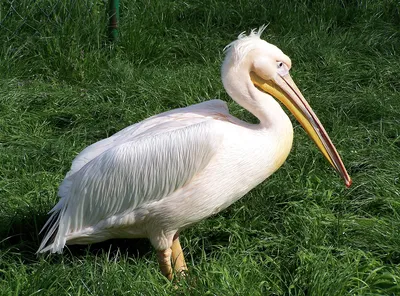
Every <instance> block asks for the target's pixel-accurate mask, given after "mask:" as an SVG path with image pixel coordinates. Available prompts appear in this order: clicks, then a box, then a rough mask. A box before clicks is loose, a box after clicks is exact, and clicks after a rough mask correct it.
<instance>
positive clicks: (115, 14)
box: [108, 0, 119, 42]
mask: <svg viewBox="0 0 400 296" xmlns="http://www.w3.org/2000/svg"><path fill="white" fill-rule="evenodd" d="M108 16H109V20H110V23H109V27H108V28H109V38H110V40H111V41H114V42H115V41H117V40H118V22H119V0H110V7H109V11H108Z"/></svg>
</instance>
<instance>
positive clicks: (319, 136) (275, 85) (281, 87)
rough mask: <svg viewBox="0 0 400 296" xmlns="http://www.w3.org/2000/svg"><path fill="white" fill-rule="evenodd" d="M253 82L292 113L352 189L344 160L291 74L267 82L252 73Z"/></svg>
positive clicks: (278, 76)
mask: <svg viewBox="0 0 400 296" xmlns="http://www.w3.org/2000/svg"><path fill="white" fill-rule="evenodd" d="M251 80H252V81H253V83H254V85H256V86H257V87H258V88H260V89H261V90H263V91H265V92H267V93H269V94H270V95H272V96H274V97H275V98H277V99H278V100H279V101H281V102H282V103H283V104H284V105H285V106H286V107H287V108H288V109H289V111H290V112H292V114H293V115H294V116H295V117H296V119H297V120H298V121H299V122H300V124H301V125H302V126H303V128H304V129H305V130H306V132H307V133H308V135H309V136H310V137H311V139H313V141H314V142H315V143H316V144H317V146H318V148H319V149H320V150H321V152H322V154H323V155H324V156H325V158H326V159H327V160H328V161H329V162H330V164H331V165H332V166H333V167H334V169H335V170H336V171H337V172H338V173H339V174H340V176H341V177H342V178H343V179H344V181H345V183H346V186H347V187H350V185H351V183H352V181H351V178H350V176H349V174H348V173H347V171H346V168H345V166H344V164H343V161H342V159H341V158H340V156H339V154H338V152H337V151H336V148H335V146H334V145H333V143H332V141H331V139H330V138H329V136H328V134H327V132H326V131H325V129H324V127H323V126H322V124H321V122H320V121H319V119H318V117H317V115H315V113H314V111H313V110H312V109H311V107H310V105H309V104H308V103H307V101H306V100H305V99H304V97H303V95H302V94H301V92H300V90H299V89H298V88H297V86H296V84H295V83H294V82H293V80H292V77H290V75H289V74H287V75H285V76H280V75H279V74H278V75H277V77H276V78H275V79H274V80H268V81H266V80H264V79H262V78H261V77H259V76H258V75H257V74H255V73H254V72H251Z"/></svg>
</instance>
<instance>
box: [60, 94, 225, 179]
mask: <svg viewBox="0 0 400 296" xmlns="http://www.w3.org/2000/svg"><path fill="white" fill-rule="evenodd" d="M217 114H223V115H229V110H228V107H227V105H226V103H225V102H224V101H221V100H210V101H206V102H202V103H199V104H195V105H191V106H188V107H185V108H179V109H174V110H171V111H167V112H164V113H161V114H158V115H155V116H152V117H150V118H148V119H145V120H143V121H141V122H139V123H136V124H133V125H131V126H128V127H126V128H124V129H123V130H121V131H119V132H117V133H115V134H114V135H112V136H111V137H109V138H106V139H103V140H101V141H98V142H96V143H94V144H92V145H90V146H88V147H86V148H85V149H84V150H83V151H82V152H81V153H79V154H78V156H77V157H76V158H75V159H74V161H73V162H72V166H71V170H70V171H69V172H68V173H67V176H70V175H72V174H74V173H76V172H77V171H79V170H80V169H81V168H82V167H83V166H84V165H85V164H87V163H88V162H89V161H91V160H92V159H94V158H95V157H97V156H98V155H100V154H101V153H103V152H104V151H106V150H108V149H110V148H112V147H115V146H118V145H121V144H122V143H125V142H130V141H132V140H134V139H137V138H138V137H141V136H148V135H151V134H153V135H154V134H159V133H165V132H168V131H172V130H175V129H178V128H182V127H185V126H189V125H192V124H195V123H200V122H203V121H206V120H208V119H210V117H213V116H215V115H217Z"/></svg>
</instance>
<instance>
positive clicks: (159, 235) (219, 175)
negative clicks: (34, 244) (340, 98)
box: [44, 100, 293, 252]
mask: <svg viewBox="0 0 400 296" xmlns="http://www.w3.org/2000/svg"><path fill="white" fill-rule="evenodd" d="M273 103H276V102H275V101H273ZM276 104H277V103H276ZM277 106H279V105H278V104H277ZM279 108H280V107H279ZM280 110H282V109H280ZM281 113H282V114H281V116H282V121H283V123H284V125H282V124H278V123H277V124H276V125H277V127H276V128H272V127H268V128H266V127H264V126H262V125H261V124H248V123H246V122H243V121H241V120H239V119H237V118H235V117H233V116H232V115H230V114H229V111H228V109H227V106H226V103H224V102H223V101H220V100H211V101H207V102H204V103H200V104H196V105H193V106H189V107H186V108H181V109H176V110H172V111H169V112H165V113H162V114H160V115H157V116H154V117H151V118H149V119H147V120H144V121H143V122H140V123H137V124H135V125H132V126H129V127H127V128H125V129H124V130H122V131H120V132H118V133H117V134H115V135H113V136H111V137H109V138H107V139H104V140H102V141H100V142H97V143H95V144H93V145H91V146H89V147H87V148H86V149H85V150H83V151H82V152H81V154H79V155H78V156H77V157H76V159H75V160H74V162H73V165H72V168H71V171H70V172H69V173H68V174H67V177H66V179H65V180H64V182H63V183H62V185H61V186H60V190H59V195H60V196H61V197H62V198H61V200H60V202H59V204H58V205H57V206H56V215H58V212H57V210H58V209H60V210H61V209H66V208H67V209H68V206H67V205H66V204H67V203H68V204H69V207H70V208H71V210H70V211H67V212H65V214H64V215H59V216H58V218H59V219H60V220H59V221H58V225H68V227H65V228H62V229H63V230H64V231H63V232H60V231H59V232H58V233H57V236H56V238H55V240H54V243H53V244H51V245H49V247H47V249H46V250H50V251H52V252H60V251H61V250H62V248H63V247H64V244H65V243H68V244H90V243H95V242H100V241H104V240H107V239H110V238H137V237H148V238H149V239H150V240H151V242H152V244H153V245H154V247H155V248H156V249H157V250H164V249H165V248H167V247H168V245H169V244H170V242H172V239H173V236H174V235H175V233H177V232H179V231H180V230H182V229H183V228H185V227H187V226H189V225H191V224H193V223H196V222H198V221H200V220H202V219H204V218H206V217H209V216H211V215H213V214H215V213H218V212H219V211H221V210H223V209H224V208H226V207H228V206H229V205H230V204H232V203H233V202H235V201H236V200H238V199H239V198H240V197H242V196H243V195H244V194H246V193H247V192H248V191H249V190H251V189H252V188H254V187H255V186H256V185H258V184H259V183H260V182H262V181H263V180H264V179H266V178H267V177H268V176H269V175H271V174H272V173H273V172H274V171H275V170H276V169H278V168H279V167H280V166H281V164H282V163H283V161H284V160H285V159H286V157H287V156H288V154H289V151H290V148H291V143H292V139H293V129H292V124H291V122H290V120H289V118H288V117H287V115H286V114H285V113H284V112H283V110H282V112H281ZM188 137H189V138H190V137H191V138H190V139H189V138H188ZM150 141H151V143H150ZM166 141H169V142H168V143H166ZM268 142H272V143H275V145H269V143H268ZM151 144H154V145H156V146H152V145H151ZM171 144H172V145H173V147H171ZM190 144H193V146H195V145H199V146H198V148H199V149H193V147H189V148H190V149H187V148H188V145H190ZM166 145H167V146H168V145H170V147H169V148H171V150H170V151H176V152H177V155H176V156H178V157H179V156H181V155H183V156H186V157H187V159H181V160H180V161H182V168H181V170H185V171H184V172H183V173H184V174H183V175H182V176H183V178H182V177H181V178H182V180H179V181H178V183H180V184H176V185H175V186H174V187H173V188H172V189H163V188H161V187H162V186H160V185H158V184H154V187H155V188H153V189H152V190H153V192H151V194H152V195H153V196H150V197H148V199H139V198H137V195H136V194H137V193H136V192H135V188H132V187H131V188H130V186H132V185H133V184H135V178H136V180H137V179H138V178H141V180H140V181H141V182H143V183H144V186H145V187H146V186H149V184H148V183H151V182H157V181H158V180H157V179H153V180H151V178H154V177H155V176H154V175H153V174H154V172H152V171H150V170H148V168H147V167H142V168H140V169H139V170H136V171H134V172H132V175H131V176H132V180H131V182H129V181H126V182H123V183H122V184H120V183H118V184H119V186H118V187H116V186H109V185H110V183H111V184H117V182H118V181H117V180H116V179H117V178H121V173H122V174H127V175H128V176H129V173H130V172H129V171H128V170H129V168H131V167H130V165H132V166H138V165H139V163H135V162H133V163H131V164H128V165H127V162H126V160H125V159H124V157H130V156H129V153H130V151H129V150H131V149H133V151H135V152H134V153H137V151H136V150H134V146H138V147H139V149H145V150H144V151H140V152H139V153H145V154H147V155H149V157H152V158H160V157H161V158H162V157H163V156H162V155H160V152H159V151H165V149H166V148H167V147H166ZM143 146H144V148H143ZM146 148H147V149H146ZM182 150H186V151H184V152H183V153H182ZM178 151H180V152H178ZM179 154H181V155H179ZM271 156H274V157H272V158H271ZM120 157H122V158H123V160H122V161H121V159H120ZM195 157H196V158H201V159H202V161H201V162H200V163H198V164H194V165H191V164H190V160H191V158H192V159H193V158H195ZM271 159H273V160H274V161H272V162H271ZM233 160H235V161H233ZM158 161H160V159H159V160H158ZM147 164H148V163H147ZM170 164H171V163H170V162H166V161H164V162H163V163H162V162H161V161H160V163H158V164H157V165H160V167H159V171H160V172H162V173H169V175H172V177H174V178H177V177H176V176H174V174H175V173H177V172H168V168H166V166H167V165H170ZM122 166H124V167H122ZM190 168H192V170H193V171H192V172H188V171H190ZM175 169H177V168H170V170H175ZM118 170H120V172H121V173H120V174H118V173H117V171H118ZM227 176H229V178H227ZM163 177H164V176H163ZM163 177H162V178H163ZM113 178H115V179H113ZM114 182H115V183H114ZM132 183H133V184H132ZM91 184H94V185H91ZM92 187H94V188H92ZM88 191H89V193H88ZM93 191H94V192H95V193H94V192H93ZM160 191H161V192H160ZM122 192H123V193H122ZM71 193H72V194H71ZM135 193H136V194H135ZM99 195H101V196H102V198H99ZM142 195H146V193H142ZM82 196H85V197H86V198H82ZM121 197H123V198H121ZM50 235H53V233H52V232H50V233H49V234H48V238H50ZM44 241H46V239H45V240H44Z"/></svg>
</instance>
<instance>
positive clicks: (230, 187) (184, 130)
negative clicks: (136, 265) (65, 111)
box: [39, 29, 351, 278]
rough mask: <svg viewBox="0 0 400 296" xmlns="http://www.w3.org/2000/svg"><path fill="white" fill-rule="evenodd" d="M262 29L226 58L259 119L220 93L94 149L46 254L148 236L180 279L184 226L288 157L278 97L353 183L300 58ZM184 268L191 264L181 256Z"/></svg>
mask: <svg viewBox="0 0 400 296" xmlns="http://www.w3.org/2000/svg"><path fill="white" fill-rule="evenodd" d="M261 32H262V29H261V30H260V31H259V32H255V31H252V33H251V34H250V35H249V36H244V35H241V36H240V37H239V39H238V40H236V41H234V42H232V43H231V44H230V45H229V48H228V53H227V57H226V59H225V61H224V64H223V66H222V81H223V84H224V87H225V89H226V91H227V93H228V94H229V95H230V96H231V98H232V99H234V100H235V101H236V102H237V103H238V104H240V105H241V106H242V107H244V108H246V109H247V110H248V111H250V112H251V113H253V114H254V115H255V116H256V117H257V118H258V119H259V121H260V123H259V124H249V123H246V122H243V121H241V120H239V119H237V118H235V117H234V116H232V115H230V114H229V111H228V109H227V106H226V104H225V103H224V102H223V101H220V100H211V101H207V102H203V103H200V104H197V105H192V106H189V107H186V108H181V109H175V110H172V111H168V112H165V113H162V114H159V115H156V116H153V117H151V118H149V119H146V120H144V121H142V122H139V123H137V124H134V125H132V126H129V127H127V128H125V129H123V130H122V131H120V132H118V133H116V134H115V135H113V136H111V137H109V138H107V139H104V140H101V141H99V142H97V143H95V144H93V145H91V146H89V147H87V148H86V149H85V150H83V151H82V152H81V153H80V154H79V155H78V156H77V157H76V158H75V160H74V161H73V163H72V167H71V170H70V171H69V172H68V173H67V176H66V178H65V179H64V181H63V182H62V184H61V186H60V188H59V196H60V197H61V199H60V201H59V202H58V204H57V205H56V206H55V207H54V208H53V210H52V213H53V214H52V216H51V218H50V219H49V221H48V222H47V223H46V225H45V227H48V228H49V230H48V232H47V234H46V236H45V237H44V239H43V242H42V244H41V246H40V247H39V252H44V251H51V252H61V251H62V249H63V248H64V246H65V244H90V243H94V242H99V241H104V240H107V239H110V238H136V237H147V238H149V239H150V241H151V243H152V245H153V246H154V247H155V248H156V249H157V250H158V252H159V262H160V266H161V269H162V271H163V273H164V274H165V275H166V276H168V277H169V278H170V276H171V274H172V271H171V270H172V269H171V263H170V258H171V255H172V259H173V261H174V262H178V261H179V260H178V259H179V254H180V253H181V252H182V250H181V248H180V245H179V240H177V237H178V234H179V232H180V231H181V230H182V229H184V228H186V227H188V226H190V225H192V224H194V223H196V222H198V221H200V220H202V219H204V218H207V217H209V216H211V215H213V214H215V213H218V212H219V211H221V210H223V209H224V208H226V207H228V206H229V205H230V204H232V203H233V202H235V201H236V200H238V199H239V198H241V197H242V196H243V195H245V194H246V193H247V192H248V191H249V190H251V189H252V188H254V187H255V186H257V185H258V184H259V183H261V182H262V181H263V180H265V179H266V178H267V177H268V176H270V175H271V174H272V173H273V172H275V171H276V170H277V169H278V168H279V167H280V166H281V165H282V164H283V162H284V161H285V159H286V158H287V156H288V154H289V152H290V149H291V146H292V140H293V128H292V124H291V122H290V120H289V118H288V116H287V115H286V114H285V112H284V111H283V109H282V108H281V106H280V105H279V103H278V102H277V101H276V100H275V99H274V98H273V97H272V96H274V97H276V98H278V99H279V100H280V101H281V102H282V103H284V104H285V105H286V106H287V107H288V109H289V110H290V111H291V112H292V113H293V114H294V115H295V117H296V118H297V119H298V120H299V121H300V123H301V124H302V125H303V126H304V128H305V129H306V130H307V132H308V133H309V134H310V136H311V138H312V139H313V140H314V141H315V142H316V144H317V145H318V147H319V148H320V149H321V151H322V152H323V154H324V155H325V157H326V158H327V159H328V161H329V162H330V163H331V164H332V165H333V166H334V167H335V169H336V170H337V171H338V172H339V173H340V174H341V175H342V177H343V178H344V179H345V180H346V184H347V185H350V183H351V180H350V177H349V176H348V174H347V172H346V170H345V168H344V165H343V163H342V161H341V160H340V157H339V155H338V154H337V152H336V150H335V148H334V146H333V144H332V142H331V141H330V139H329V137H328V136H327V134H326V132H325V130H324V129H323V127H322V125H321V124H320V122H319V120H318V118H317V117H316V115H315V114H314V113H313V111H312V110H311V107H310V106H309V105H308V103H307V102H306V101H305V99H304V98H303V97H302V95H301V93H300V91H299V90H298V89H297V87H296V85H295V84H294V82H293V81H292V80H291V78H290V75H289V73H288V72H289V69H290V67H291V61H290V59H289V58H288V57H287V56H286V55H285V54H283V52H282V51H281V50H280V49H278V48H277V47H276V46H274V45H272V44H269V43H267V42H265V41H263V40H261V39H260V34H261ZM171 250H172V251H171ZM171 253H172V254H171ZM182 258H183V256H182ZM177 266H178V267H177ZM175 267H176V268H177V270H182V269H185V268H186V265H185V263H184V261H182V260H181V261H180V263H179V264H178V263H176V265H175Z"/></svg>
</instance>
